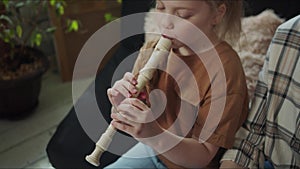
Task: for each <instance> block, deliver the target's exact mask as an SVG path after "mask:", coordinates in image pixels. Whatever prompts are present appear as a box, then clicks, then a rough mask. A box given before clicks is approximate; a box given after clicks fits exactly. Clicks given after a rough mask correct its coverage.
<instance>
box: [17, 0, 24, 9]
mask: <svg viewBox="0 0 300 169" xmlns="http://www.w3.org/2000/svg"><path fill="white" fill-rule="evenodd" d="M24 5H25V4H24V2H22V1H21V2H18V3H17V4H16V8H22V7H23V6H24Z"/></svg>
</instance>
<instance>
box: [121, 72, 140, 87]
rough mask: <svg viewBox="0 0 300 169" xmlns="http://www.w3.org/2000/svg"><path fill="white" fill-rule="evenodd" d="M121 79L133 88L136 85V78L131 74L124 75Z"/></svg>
mask: <svg viewBox="0 0 300 169" xmlns="http://www.w3.org/2000/svg"><path fill="white" fill-rule="evenodd" d="M123 79H124V80H126V81H128V82H130V83H131V84H132V85H134V86H135V85H136V84H137V81H136V78H135V76H134V75H133V74H132V73H129V72H127V73H125V74H124V77H123Z"/></svg>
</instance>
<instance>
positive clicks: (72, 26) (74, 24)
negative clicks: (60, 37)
mask: <svg viewBox="0 0 300 169" xmlns="http://www.w3.org/2000/svg"><path fill="white" fill-rule="evenodd" d="M67 27H68V28H67V32H73V31H75V32H77V31H78V30H79V21H78V20H71V19H68V20H67Z"/></svg>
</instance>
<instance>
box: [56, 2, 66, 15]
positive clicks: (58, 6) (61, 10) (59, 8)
mask: <svg viewBox="0 0 300 169" xmlns="http://www.w3.org/2000/svg"><path fill="white" fill-rule="evenodd" d="M56 5H57V7H56V11H57V13H58V14H59V15H63V14H64V13H65V9H64V6H63V5H62V4H60V3H58V4H56Z"/></svg>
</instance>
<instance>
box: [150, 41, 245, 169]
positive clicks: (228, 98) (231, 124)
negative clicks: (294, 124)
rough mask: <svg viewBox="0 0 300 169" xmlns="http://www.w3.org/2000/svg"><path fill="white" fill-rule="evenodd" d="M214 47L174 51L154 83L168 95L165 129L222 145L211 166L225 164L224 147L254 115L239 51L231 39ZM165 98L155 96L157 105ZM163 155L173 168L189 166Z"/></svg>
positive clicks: (161, 119)
mask: <svg viewBox="0 0 300 169" xmlns="http://www.w3.org/2000/svg"><path fill="white" fill-rule="evenodd" d="M214 49H215V50H208V51H206V52H203V53H201V54H200V55H199V56H200V57H199V56H198V55H196V54H194V55H190V56H180V55H178V54H177V53H176V52H175V51H171V52H170V54H169V57H168V63H167V65H166V68H165V70H164V71H158V73H157V74H156V78H154V79H156V80H154V81H152V82H151V83H152V86H151V87H150V88H151V90H153V89H160V90H162V91H163V92H164V93H165V96H166V100H167V103H166V107H165V111H164V112H162V113H161V114H160V115H159V117H158V118H157V121H158V122H159V124H160V125H161V126H162V127H163V128H165V129H168V130H170V131H171V132H173V133H175V134H177V135H180V136H183V137H187V138H194V139H196V140H200V141H205V142H208V143H211V144H213V145H215V146H219V147H220V149H219V152H218V153H217V155H216V157H215V158H214V160H213V161H212V162H211V164H210V165H209V167H216V166H218V165H219V164H218V159H219V158H221V156H222V154H223V151H224V149H228V148H231V147H232V145H233V142H234V139H235V137H234V136H235V133H236V131H237V130H238V128H239V127H240V126H241V125H242V123H243V122H244V121H245V119H246V117H247V114H248V95H247V86H246V80H245V74H244V71H243V68H242V64H241V62H240V59H239V57H238V55H237V53H236V52H235V51H234V50H233V49H232V48H231V46H230V45H228V44H227V43H226V42H221V43H219V44H218V45H217V46H215V48H214ZM214 51H216V52H214ZM214 54H217V55H216V56H214V57H213V56H212V55H214ZM200 58H201V59H200ZM178 59H179V60H178ZM182 61H183V62H182ZM218 63H219V64H218ZM160 99H161V98H156V99H153V100H154V102H155V101H158V102H157V103H154V102H151V105H153V106H155V104H159V102H160ZM208 117H209V118H208ZM206 120H208V121H206ZM174 122H175V123H174ZM158 157H159V159H160V160H161V161H163V163H164V164H165V165H166V166H167V167H168V168H183V167H180V166H177V165H175V164H174V163H172V162H171V161H169V160H168V159H166V158H165V157H164V156H162V155H159V156H158ZM216 163H217V164H216Z"/></svg>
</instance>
